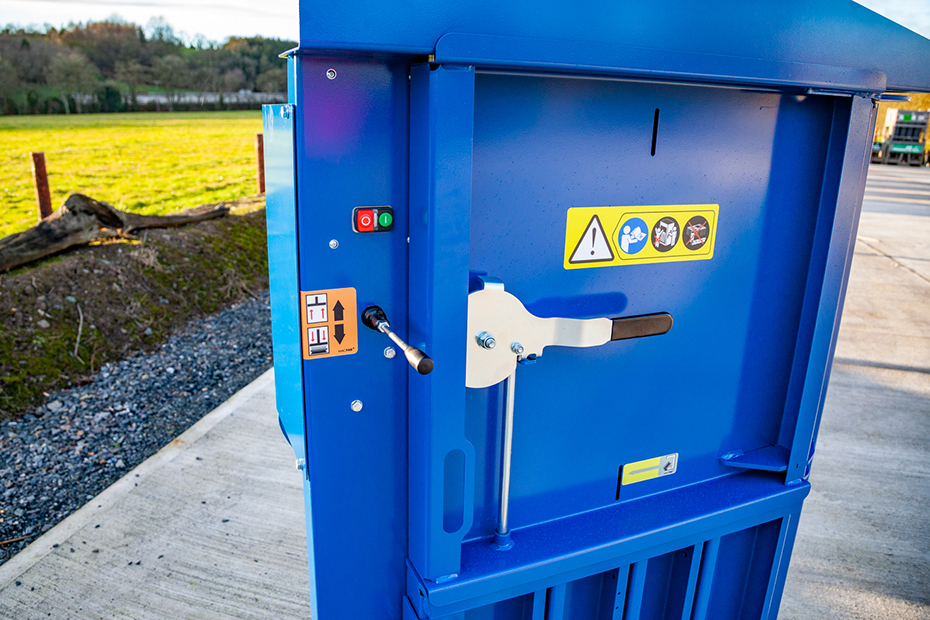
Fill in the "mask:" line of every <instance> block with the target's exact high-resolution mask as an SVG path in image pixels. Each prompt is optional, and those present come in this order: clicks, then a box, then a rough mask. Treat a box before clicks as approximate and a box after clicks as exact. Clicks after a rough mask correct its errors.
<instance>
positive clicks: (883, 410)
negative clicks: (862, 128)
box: [0, 166, 930, 620]
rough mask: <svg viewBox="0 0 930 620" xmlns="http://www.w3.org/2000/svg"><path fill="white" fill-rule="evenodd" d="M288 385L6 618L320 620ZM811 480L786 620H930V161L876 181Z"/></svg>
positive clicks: (9, 576) (12, 569)
mask: <svg viewBox="0 0 930 620" xmlns="http://www.w3.org/2000/svg"><path fill="white" fill-rule="evenodd" d="M271 377H272V375H271V373H270V372H269V373H266V374H265V375H263V376H262V377H261V378H260V379H258V380H257V381H256V382H255V383H253V384H252V385H250V386H249V387H247V388H245V389H244V390H243V391H242V392H240V393H239V394H237V395H236V396H234V397H233V398H232V399H231V400H230V401H228V402H227V403H225V404H224V405H222V406H221V407H220V408H218V409H217V410H216V411H214V412H212V413H211V414H209V415H208V416H207V417H205V418H204V419H203V420H201V421H200V422H198V423H197V424H196V425H195V426H194V427H192V428H191V429H190V430H189V431H187V432H186V433H184V434H183V435H182V436H181V437H179V438H178V439H177V440H175V441H174V442H172V444H170V445H169V446H167V447H166V448H165V449H163V450H162V451H161V452H159V453H158V454H156V455H155V456H153V457H152V458H151V459H149V460H148V461H146V462H145V463H143V464H142V465H140V466H139V467H138V468H136V469H135V470H134V471H132V472H130V473H129V474H127V476H126V477H124V478H123V479H122V480H120V481H119V482H117V483H116V484H115V485H113V486H112V487H110V488H109V489H107V490H106V491H104V492H103V493H102V494H100V495H99V496H98V497H97V498H95V499H94V500H92V501H91V502H89V503H88V504H87V506H85V507H84V508H82V509H81V510H79V511H78V512H76V513H75V514H74V515H72V516H71V517H69V518H68V519H66V520H65V521H63V522H62V523H61V524H59V525H58V526H56V527H55V528H53V529H52V530H50V531H49V532H48V533H47V534H45V535H44V536H42V537H41V538H39V539H38V540H37V541H36V542H34V543H33V544H31V545H30V546H29V547H27V548H26V550H24V551H23V552H22V553H20V554H19V555H17V556H16V557H15V558H13V559H12V560H10V561H9V562H7V563H6V564H4V565H3V566H0V618H4V619H11V620H12V619H15V620H32V619H38V618H48V617H52V618H55V619H70V620H102V619H111V618H134V619H151V620H169V619H170V620H180V619H185V618H190V619H198V620H199V619H224V620H225V619H234V618H243V619H253V618H254V619H256V620H257V619H269V620H271V619H279V618H307V617H308V616H309V611H308V610H309V595H308V591H309V584H308V578H307V569H306V559H307V555H306V549H305V547H304V540H305V539H304V534H303V531H304V529H303V528H304V516H303V501H302V490H301V482H300V475H299V473H298V472H297V471H296V470H295V469H294V456H293V453H292V452H291V451H290V449H289V448H288V446H287V444H286V443H285V442H284V441H283V439H282V438H281V435H280V431H279V430H278V428H277V425H276V423H275V417H274V415H272V414H271V412H272V410H273V407H274V403H273V398H274V386H273V384H272V378H271ZM811 483H812V485H813V491H812V494H811V496H810V498H809V499H808V500H807V503H806V504H805V508H804V513H803V514H802V517H801V524H800V530H799V533H798V539H797V543H796V545H795V550H794V554H793V558H792V563H791V569H790V571H789V573H788V583H787V585H786V589H785V595H784V600H783V603H782V610H781V614H780V615H779V618H781V619H782V620H814V619H831V620H832V619H836V620H842V619H857V620H859V619H861V620H865V619H874V620H885V619H889V620H890V619H895V620H916V619H925V620H930V516H928V515H930V510H928V508H927V507H928V506H930V170H928V169H926V168H922V169H903V168H895V167H885V166H875V167H873V168H872V169H871V170H870V172H869V184H868V188H867V193H866V203H865V208H864V213H863V216H862V223H861V226H860V231H859V241H858V243H857V247H856V256H855V259H854V262H853V271H852V276H851V280H850V285H849V292H848V295H847V301H846V308H845V313H844V316H843V322H842V327H841V329H840V341H839V344H838V347H837V353H836V362H835V364H834V367H833V376H832V380H831V383H830V389H829V392H828V395H827V401H826V408H825V412H824V416H823V423H822V427H821V431H820V438H819V441H818V446H817V455H816V458H815V460H814V467H813V472H812V474H811ZM359 620H369V619H359ZM371 620H378V619H371Z"/></svg>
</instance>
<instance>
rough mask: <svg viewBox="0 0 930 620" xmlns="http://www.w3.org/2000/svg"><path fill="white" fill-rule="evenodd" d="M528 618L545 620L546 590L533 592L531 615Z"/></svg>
mask: <svg viewBox="0 0 930 620" xmlns="http://www.w3.org/2000/svg"><path fill="white" fill-rule="evenodd" d="M530 620H546V591H545V590H539V591H538V592H533V616H532V618H530Z"/></svg>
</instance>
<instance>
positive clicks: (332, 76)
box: [326, 69, 336, 80]
mask: <svg viewBox="0 0 930 620" xmlns="http://www.w3.org/2000/svg"><path fill="white" fill-rule="evenodd" d="M326 77H328V78H329V79H331V80H335V79H336V70H335V69H327V70H326Z"/></svg>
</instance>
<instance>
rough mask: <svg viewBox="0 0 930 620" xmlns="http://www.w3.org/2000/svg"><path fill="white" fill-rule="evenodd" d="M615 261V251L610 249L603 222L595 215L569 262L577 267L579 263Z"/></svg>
mask: <svg viewBox="0 0 930 620" xmlns="http://www.w3.org/2000/svg"><path fill="white" fill-rule="evenodd" d="M613 259H614V251H613V250H612V249H611V248H610V243H609V242H608V241H607V235H605V234H604V227H603V226H602V225H601V220H600V219H598V217H597V215H594V216H593V217H592V218H591V221H590V222H588V225H587V227H586V228H585V229H584V233H583V234H582V235H581V238H580V239H579V240H578V243H577V244H576V245H575V251H574V252H572V255H571V258H569V259H568V262H569V263H570V264H572V265H576V264H579V263H602V262H610V261H612V260H613Z"/></svg>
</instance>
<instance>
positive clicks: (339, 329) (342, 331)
mask: <svg viewBox="0 0 930 620" xmlns="http://www.w3.org/2000/svg"><path fill="white" fill-rule="evenodd" d="M333 309H334V310H335V308H333ZM339 314H342V311H341V310H340V311H339ZM333 334H334V335H335V336H336V342H338V343H339V344H342V340H343V338H345V337H346V328H345V327H343V325H342V323H340V324H339V325H337V326H336V328H335V329H334V330H333Z"/></svg>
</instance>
